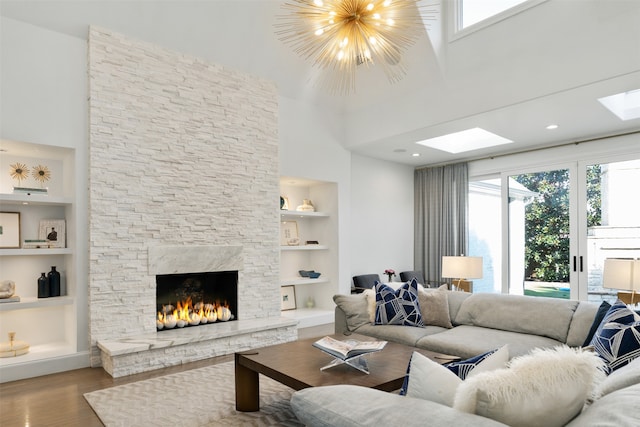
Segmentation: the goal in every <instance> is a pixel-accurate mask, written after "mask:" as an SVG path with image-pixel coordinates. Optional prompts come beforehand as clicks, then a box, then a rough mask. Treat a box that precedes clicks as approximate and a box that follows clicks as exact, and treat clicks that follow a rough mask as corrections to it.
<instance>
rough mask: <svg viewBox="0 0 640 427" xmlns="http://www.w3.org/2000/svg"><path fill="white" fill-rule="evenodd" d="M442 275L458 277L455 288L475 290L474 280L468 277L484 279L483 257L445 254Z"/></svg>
mask: <svg viewBox="0 0 640 427" xmlns="http://www.w3.org/2000/svg"><path fill="white" fill-rule="evenodd" d="M442 277H447V278H457V282H456V284H455V285H454V286H455V288H457V289H458V290H463V291H466V292H473V282H471V281H469V280H467V279H482V257H481V256H464V255H461V256H443V257H442Z"/></svg>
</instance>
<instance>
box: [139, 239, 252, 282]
mask: <svg viewBox="0 0 640 427" xmlns="http://www.w3.org/2000/svg"><path fill="white" fill-rule="evenodd" d="M148 255H149V274H153V275H158V274H182V273H202V272H213V271H240V270H242V267H243V257H242V246H191V245H190V246H186V245H183V246H152V247H149V252H148Z"/></svg>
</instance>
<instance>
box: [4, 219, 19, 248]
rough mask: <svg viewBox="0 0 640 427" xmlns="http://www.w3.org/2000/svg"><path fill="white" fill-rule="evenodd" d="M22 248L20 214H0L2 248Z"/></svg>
mask: <svg viewBox="0 0 640 427" xmlns="http://www.w3.org/2000/svg"><path fill="white" fill-rule="evenodd" d="M19 247H20V212H0V248H3V249H17V248H19Z"/></svg>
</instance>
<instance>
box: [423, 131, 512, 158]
mask: <svg viewBox="0 0 640 427" xmlns="http://www.w3.org/2000/svg"><path fill="white" fill-rule="evenodd" d="M512 142H513V141H511V140H510V139H507V138H503V137H501V136H499V135H496V134H494V133H491V132H489V131H486V130H484V129H481V128H473V129H467V130H463V131H461V132H455V133H450V134H448V135H442V136H438V137H436V138H431V139H425V140H424V141H418V142H416V144H420V145H424V146H426V147H430V148H435V149H436V150H442V151H446V152H448V153H453V154H456V153H464V152H466V151H473V150H478V149H480V148H487V147H495V146H496V145H502V144H510V143H512Z"/></svg>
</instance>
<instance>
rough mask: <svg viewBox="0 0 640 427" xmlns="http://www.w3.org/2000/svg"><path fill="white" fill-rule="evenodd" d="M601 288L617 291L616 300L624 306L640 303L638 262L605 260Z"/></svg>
mask: <svg viewBox="0 0 640 427" xmlns="http://www.w3.org/2000/svg"><path fill="white" fill-rule="evenodd" d="M602 287H603V288H607V289H617V290H618V291H631V292H618V299H619V300H620V301H622V302H624V303H625V304H637V303H638V302H640V295H639V294H638V293H636V291H640V260H637V259H621V258H607V259H605V260H604V273H603V275H602Z"/></svg>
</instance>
